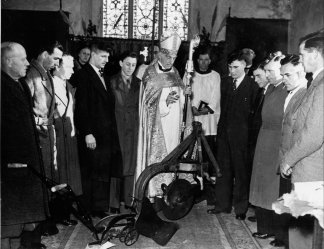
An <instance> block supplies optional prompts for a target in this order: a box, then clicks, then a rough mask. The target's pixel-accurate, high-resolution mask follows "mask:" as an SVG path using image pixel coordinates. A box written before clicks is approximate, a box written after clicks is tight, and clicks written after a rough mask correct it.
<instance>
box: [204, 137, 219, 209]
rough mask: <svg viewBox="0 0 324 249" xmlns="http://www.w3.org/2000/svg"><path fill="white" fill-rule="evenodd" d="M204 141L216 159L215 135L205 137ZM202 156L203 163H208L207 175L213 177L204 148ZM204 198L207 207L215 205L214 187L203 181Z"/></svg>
mask: <svg viewBox="0 0 324 249" xmlns="http://www.w3.org/2000/svg"><path fill="white" fill-rule="evenodd" d="M205 137H206V140H207V142H208V145H209V147H210V149H211V151H212V152H213V155H214V157H215V158H216V135H212V136H205ZM202 154H203V159H204V160H203V161H204V162H208V163H209V170H208V171H209V172H208V173H209V174H210V175H215V174H216V172H215V169H214V167H213V166H212V164H211V161H210V159H209V157H208V155H207V152H206V149H205V148H204V147H202ZM204 197H206V200H207V204H208V205H213V204H215V199H216V197H215V185H214V184H211V183H210V182H206V181H204Z"/></svg>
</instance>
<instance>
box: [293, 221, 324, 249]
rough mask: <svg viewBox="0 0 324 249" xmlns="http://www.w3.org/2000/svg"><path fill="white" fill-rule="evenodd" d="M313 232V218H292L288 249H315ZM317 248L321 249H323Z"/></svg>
mask: <svg viewBox="0 0 324 249" xmlns="http://www.w3.org/2000/svg"><path fill="white" fill-rule="evenodd" d="M313 232H314V217H312V216H310V215H306V216H301V217H298V218H297V219H296V218H293V219H292V222H291V225H290V227H289V249H306V248H307V249H315V248H316V247H313ZM314 246H315V244H314ZM317 248H321V249H322V248H323V247H317ZM317 248H316V249H317Z"/></svg>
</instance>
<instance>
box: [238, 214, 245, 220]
mask: <svg viewBox="0 0 324 249" xmlns="http://www.w3.org/2000/svg"><path fill="white" fill-rule="evenodd" d="M245 218H246V215H245V214H237V215H236V219H238V220H245Z"/></svg>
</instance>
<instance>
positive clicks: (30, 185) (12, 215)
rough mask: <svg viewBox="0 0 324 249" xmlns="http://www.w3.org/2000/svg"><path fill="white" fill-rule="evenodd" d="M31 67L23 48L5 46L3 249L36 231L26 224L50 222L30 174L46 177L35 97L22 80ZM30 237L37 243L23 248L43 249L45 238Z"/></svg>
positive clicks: (27, 243)
mask: <svg viewBox="0 0 324 249" xmlns="http://www.w3.org/2000/svg"><path fill="white" fill-rule="evenodd" d="M28 65H29V63H28V61H27V58H26V52H25V49H24V48H23V47H22V46H21V45H20V44H18V43H14V42H4V43H2V44H1V88H2V89H1V109H2V110H1V198H2V200H1V248H10V237H18V236H20V235H21V236H22V238H23V237H25V236H24V235H26V234H27V233H26V232H23V234H21V232H22V229H24V230H31V229H33V228H32V226H30V225H29V228H28V229H27V227H26V225H25V224H26V223H32V222H39V221H42V220H45V218H46V210H47V203H46V202H45V201H44V200H45V198H44V196H45V189H43V186H42V183H41V181H40V179H39V178H38V177H37V176H36V175H35V174H34V173H33V172H32V171H31V170H30V169H31V168H33V169H34V170H35V171H37V172H38V173H40V174H44V168H43V167H42V163H41V153H40V148H39V141H38V137H37V130H36V125H35V121H34V117H33V109H32V99H31V94H30V91H29V88H28V86H27V84H26V82H24V81H21V80H20V78H22V77H24V76H25V75H26V70H27V66H28ZM30 235H32V236H29V237H30V239H33V240H34V243H31V242H30V241H26V240H24V239H21V245H22V246H23V248H43V245H42V244H40V241H41V235H40V234H38V233H36V232H34V233H31V234H30ZM36 241H38V242H37V243H35V242H36Z"/></svg>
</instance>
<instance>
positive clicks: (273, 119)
mask: <svg viewBox="0 0 324 249" xmlns="http://www.w3.org/2000/svg"><path fill="white" fill-rule="evenodd" d="M272 87H273V86H271V85H270V86H269V89H268V90H271V88H272ZM287 95H288V93H287V89H286V88H285V86H284V84H283V83H281V84H280V85H278V86H277V87H275V88H274V90H273V91H270V92H269V93H267V94H266V96H265V100H264V105H263V108H262V126H261V129H260V132H259V136H258V140H257V145H256V149H255V156H254V160H253V170H252V177H251V186H250V203H251V204H253V205H255V206H258V207H261V208H264V209H268V210H271V206H272V202H274V201H275V200H276V199H277V198H279V180H280V175H279V174H277V173H278V172H277V171H278V157H279V147H280V143H281V129H282V120H283V115H284V103H285V99H286V97H287Z"/></svg>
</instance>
